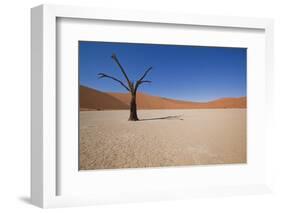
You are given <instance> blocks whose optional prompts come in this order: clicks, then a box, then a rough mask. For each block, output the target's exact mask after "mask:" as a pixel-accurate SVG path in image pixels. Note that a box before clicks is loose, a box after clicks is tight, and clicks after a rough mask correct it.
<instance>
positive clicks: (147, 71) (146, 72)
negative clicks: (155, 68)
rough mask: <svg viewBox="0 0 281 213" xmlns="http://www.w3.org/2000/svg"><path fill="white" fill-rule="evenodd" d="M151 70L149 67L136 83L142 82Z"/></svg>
mask: <svg viewBox="0 0 281 213" xmlns="http://www.w3.org/2000/svg"><path fill="white" fill-rule="evenodd" d="M151 69H152V67H149V68H148V69H147V70H146V71H145V72H144V74H143V75H142V77H141V78H140V79H139V80H138V81H142V80H143V79H144V78H145V76H146V75H147V74H148V73H149V71H150V70H151Z"/></svg>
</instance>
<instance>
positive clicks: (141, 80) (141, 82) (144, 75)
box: [134, 67, 152, 93]
mask: <svg viewBox="0 0 281 213" xmlns="http://www.w3.org/2000/svg"><path fill="white" fill-rule="evenodd" d="M151 69H152V67H149V68H148V69H147V70H146V71H145V72H144V74H143V75H142V77H141V78H140V79H139V80H137V82H136V86H135V89H134V92H135V93H136V92H137V89H138V87H139V85H141V84H143V83H151V81H148V80H143V79H144V78H145V77H146V75H147V74H148V73H149V71H150V70H151Z"/></svg>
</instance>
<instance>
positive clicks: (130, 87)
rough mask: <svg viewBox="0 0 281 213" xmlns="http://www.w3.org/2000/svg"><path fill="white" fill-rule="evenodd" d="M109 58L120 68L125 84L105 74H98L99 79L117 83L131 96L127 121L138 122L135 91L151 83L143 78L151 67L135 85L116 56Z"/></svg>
mask: <svg viewBox="0 0 281 213" xmlns="http://www.w3.org/2000/svg"><path fill="white" fill-rule="evenodd" d="M111 58H112V59H113V60H114V61H115V62H116V63H117V65H118V67H119V68H120V70H121V72H122V74H123V76H124V77H125V79H126V83H124V82H123V81H122V80H119V79H117V78H115V77H113V76H110V75H108V74H105V73H98V76H99V78H110V79H112V80H114V81H116V82H118V83H120V84H121V86H123V87H124V88H125V89H126V90H127V91H128V92H129V93H130V94H131V102H130V117H129V119H128V120H129V121H138V120H139V119H138V114H137V97H136V95H137V90H138V88H139V86H140V85H141V84H144V83H151V81H149V80H145V77H146V76H147V74H148V73H149V72H150V70H151V69H152V67H149V68H148V69H147V70H146V71H145V72H144V74H143V75H142V76H141V78H140V79H139V80H137V81H136V83H134V81H131V80H130V79H129V77H128V75H127V73H126V72H125V70H124V68H123V67H122V65H121V64H120V62H119V60H118V58H117V56H116V55H115V54H112V56H111Z"/></svg>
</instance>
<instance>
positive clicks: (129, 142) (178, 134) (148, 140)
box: [80, 109, 247, 170]
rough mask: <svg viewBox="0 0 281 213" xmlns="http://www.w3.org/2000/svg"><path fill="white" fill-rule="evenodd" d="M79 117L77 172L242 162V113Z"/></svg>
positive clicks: (111, 113)
mask: <svg viewBox="0 0 281 213" xmlns="http://www.w3.org/2000/svg"><path fill="white" fill-rule="evenodd" d="M128 116H129V111H128V110H114V111H87V112H80V169H81V170H86V169H113V168H139V167H162V166H184V165H206V164H228V163H246V147H247V146H246V109H199V110H139V111H138V116H139V119H140V121H137V122H134V121H128V120H127V119H128Z"/></svg>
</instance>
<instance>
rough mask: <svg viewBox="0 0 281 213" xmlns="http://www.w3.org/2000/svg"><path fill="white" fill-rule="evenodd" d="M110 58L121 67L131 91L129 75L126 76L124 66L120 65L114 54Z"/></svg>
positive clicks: (131, 85)
mask: <svg viewBox="0 0 281 213" xmlns="http://www.w3.org/2000/svg"><path fill="white" fill-rule="evenodd" d="M111 58H112V59H113V60H114V61H115V62H116V63H117V65H118V66H119V68H120V69H121V72H122V73H123V75H124V77H125V78H126V80H127V82H128V86H129V87H130V88H131V90H132V91H133V84H132V82H131V81H130V79H129V77H128V76H127V74H126V72H125V70H124V68H123V67H122V65H121V64H120V62H119V60H118V58H117V56H116V54H114V53H113V54H112V56H111Z"/></svg>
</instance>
